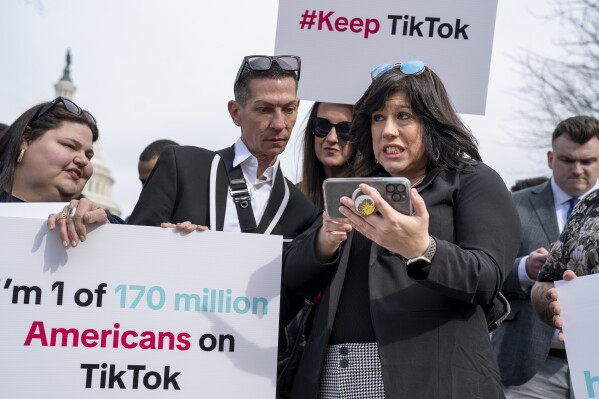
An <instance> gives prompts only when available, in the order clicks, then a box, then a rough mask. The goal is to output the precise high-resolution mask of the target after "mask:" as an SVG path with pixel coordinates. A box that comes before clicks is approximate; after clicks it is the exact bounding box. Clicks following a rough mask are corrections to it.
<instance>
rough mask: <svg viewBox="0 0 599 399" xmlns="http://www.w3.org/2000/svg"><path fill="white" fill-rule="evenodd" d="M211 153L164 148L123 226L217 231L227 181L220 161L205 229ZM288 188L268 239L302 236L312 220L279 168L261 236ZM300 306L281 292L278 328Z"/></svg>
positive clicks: (311, 210)
mask: <svg viewBox="0 0 599 399" xmlns="http://www.w3.org/2000/svg"><path fill="white" fill-rule="evenodd" d="M214 156H215V152H214V151H210V150H206V149H204V148H199V147H191V146H169V147H166V148H165V149H164V150H163V151H162V153H161V154H160V158H158V162H157V163H156V166H155V167H154V170H153V171H152V174H151V175H150V177H149V179H148V182H147V183H146V185H145V187H144V189H143V190H142V192H141V195H140V197H139V201H138V202H137V205H136V206H135V209H134V210H133V213H132V214H131V218H130V219H129V224H134V225H144V226H160V223H162V222H171V223H179V222H184V221H190V222H192V223H194V224H199V225H203V226H208V227H209V228H210V229H211V230H222V227H223V223H224V218H225V206H226V199H227V192H228V189H229V181H228V178H227V174H226V170H225V165H224V161H223V160H222V159H221V161H220V163H219V166H218V172H217V176H216V201H217V203H216V224H217V225H216V228H215V227H214V226H210V198H209V197H210V168H211V164H212V160H213V159H214ZM285 184H286V185H287V187H288V188H289V201H288V203H287V206H286V208H285V211H284V212H283V214H282V216H281V218H280V220H279V222H278V223H277V224H276V225H275V227H274V229H273V231H272V233H271V234H275V235H282V236H283V238H284V239H286V240H291V239H293V238H295V237H296V236H297V235H298V234H300V233H302V232H303V231H304V230H307V229H308V228H309V227H310V226H311V225H312V223H313V222H314V221H315V220H316V219H317V218H318V214H319V211H318V209H317V208H316V207H315V206H314V205H313V204H312V203H311V202H310V201H309V200H308V199H307V198H306V197H305V196H304V195H303V194H302V193H301V192H300V191H299V190H298V189H297V188H296V187H295V186H294V185H293V183H291V182H290V181H289V180H287V179H286V178H285V177H284V176H283V173H282V171H281V168H280V167H279V168H278V170H277V175H276V178H275V181H274V186H273V188H272V192H271V196H270V199H269V201H268V204H267V206H266V210H265V211H264V215H263V216H262V219H261V221H260V224H259V226H258V231H259V232H264V230H265V229H266V228H267V226H268V225H269V224H270V222H271V221H272V219H273V217H274V216H275V213H276V212H277V210H278V209H279V205H280V204H281V201H282V199H283V196H284V193H285V186H284V185H285ZM302 305H303V299H302V298H299V297H291V296H290V295H289V294H288V293H286V292H284V290H282V292H281V316H280V318H279V321H280V324H281V325H286V324H287V323H288V322H289V321H290V320H291V318H293V316H294V315H295V313H297V310H299V309H300V308H301V307H302Z"/></svg>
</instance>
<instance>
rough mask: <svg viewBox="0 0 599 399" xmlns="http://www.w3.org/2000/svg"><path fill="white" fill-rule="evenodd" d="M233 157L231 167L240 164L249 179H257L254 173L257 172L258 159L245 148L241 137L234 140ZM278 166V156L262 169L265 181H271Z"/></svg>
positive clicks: (253, 180)
mask: <svg viewBox="0 0 599 399" xmlns="http://www.w3.org/2000/svg"><path fill="white" fill-rule="evenodd" d="M234 148H235V158H233V167H234V168H235V167H237V166H238V165H241V168H242V169H243V171H244V172H245V173H246V175H248V176H247V177H249V176H251V181H252V182H255V181H256V180H257V177H256V173H257V172H258V159H257V158H256V157H255V156H253V155H252V153H251V152H250V150H249V149H248V148H247V146H246V145H245V143H244V142H243V140H242V139H241V137H240V138H239V139H237V141H236V142H235V147H234ZM278 167H279V158H278V157H277V160H276V161H275V163H274V165H272V166H269V167H268V168H267V169H266V170H265V171H264V177H266V181H273V180H274V177H275V173H276V171H277V168H278Z"/></svg>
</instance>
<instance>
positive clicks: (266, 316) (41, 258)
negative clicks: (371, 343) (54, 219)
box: [0, 205, 283, 399]
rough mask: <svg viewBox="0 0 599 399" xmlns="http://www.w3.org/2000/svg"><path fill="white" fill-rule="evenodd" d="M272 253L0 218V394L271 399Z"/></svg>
mask: <svg viewBox="0 0 599 399" xmlns="http://www.w3.org/2000/svg"><path fill="white" fill-rule="evenodd" d="M24 206H26V205H24ZM282 245H283V243H282V238H281V237H278V236H267V235H260V234H245V235H241V234H240V233H223V232H204V233H192V234H187V235H185V234H181V233H177V232H174V231H173V230H172V229H161V228H157V227H142V226H124V225H105V226H101V227H99V228H97V229H95V230H94V231H91V232H90V233H89V234H88V239H87V240H86V241H85V242H83V243H80V244H79V245H78V246H77V247H76V248H69V249H64V248H63V247H62V245H61V243H60V238H59V235H58V234H57V232H56V231H48V229H47V227H46V222H45V220H42V219H23V218H11V217H0V250H1V252H2V262H1V263H0V315H2V324H1V328H0V359H2V365H3V366H2V372H1V373H0V397H3V398H17V397H20V398H39V397H44V398H49V399H51V398H64V397H69V398H115V397H118V398H200V397H206V398H274V397H275V379H276V356H277V339H278V332H277V331H278V316H279V292H280V281H281V249H282Z"/></svg>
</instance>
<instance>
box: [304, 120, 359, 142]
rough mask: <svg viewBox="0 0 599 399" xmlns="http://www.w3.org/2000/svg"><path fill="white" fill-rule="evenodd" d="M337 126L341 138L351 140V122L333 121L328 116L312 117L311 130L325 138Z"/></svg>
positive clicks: (337, 132)
mask: <svg viewBox="0 0 599 399" xmlns="http://www.w3.org/2000/svg"><path fill="white" fill-rule="evenodd" d="M333 128H335V133H336V134H337V137H338V138H339V139H340V140H343V141H350V140H351V135H350V133H349V132H350V130H351V122H347V121H343V122H339V123H335V124H333V123H331V122H330V121H329V120H328V119H326V118H320V117H317V116H316V117H314V118H311V119H310V130H311V131H312V134H313V135H315V136H316V137H320V138H325V137H327V135H328V134H329V133H330V132H331V129H333Z"/></svg>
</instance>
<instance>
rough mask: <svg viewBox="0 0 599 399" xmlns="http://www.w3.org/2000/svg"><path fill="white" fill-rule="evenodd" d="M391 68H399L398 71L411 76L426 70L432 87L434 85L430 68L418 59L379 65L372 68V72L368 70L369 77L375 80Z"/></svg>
mask: <svg viewBox="0 0 599 399" xmlns="http://www.w3.org/2000/svg"><path fill="white" fill-rule="evenodd" d="M392 69H399V71H400V72H401V73H403V74H404V75H411V76H418V75H421V74H422V73H424V71H426V70H428V75H429V76H430V78H431V82H433V87H435V80H434V79H433V75H431V71H430V69H428V68H427V67H426V65H425V64H424V62H422V61H420V60H409V61H405V62H397V63H395V64H383V65H379V66H378V67H376V68H374V69H373V70H372V72H370V77H371V78H372V80H376V79H378V78H380V77H381V76H383V75H384V74H385V73H387V72H389V71H390V70H392Z"/></svg>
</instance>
